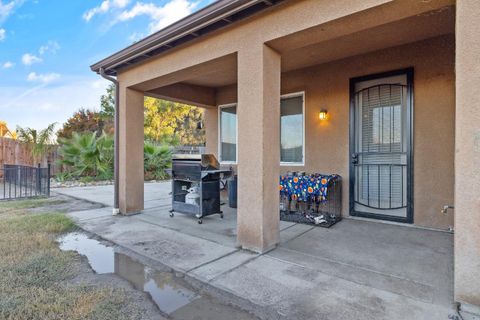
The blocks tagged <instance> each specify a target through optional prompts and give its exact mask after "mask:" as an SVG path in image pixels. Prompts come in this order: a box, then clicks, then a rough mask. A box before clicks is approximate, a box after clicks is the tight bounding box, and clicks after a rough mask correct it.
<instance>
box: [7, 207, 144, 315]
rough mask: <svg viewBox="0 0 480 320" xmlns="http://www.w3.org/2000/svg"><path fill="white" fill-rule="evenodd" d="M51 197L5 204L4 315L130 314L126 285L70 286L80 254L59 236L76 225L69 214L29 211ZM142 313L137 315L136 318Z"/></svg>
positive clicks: (76, 270) (75, 273)
mask: <svg viewBox="0 0 480 320" xmlns="http://www.w3.org/2000/svg"><path fill="white" fill-rule="evenodd" d="M48 202H49V201H48V200H47V199H40V200H28V201H18V202H9V203H7V206H4V204H5V203H0V206H1V208H0V216H1V217H2V219H0V257H1V259H0V275H1V276H0V319H8V320H10V319H15V320H17V319H42V320H43V319H130V318H132V316H128V317H127V315H126V312H125V308H126V306H128V301H126V295H125V294H124V292H123V290H119V289H113V288H105V287H91V286H82V285H66V284H67V283H69V281H70V280H72V279H73V278H74V277H75V276H76V275H77V272H78V270H79V266H80V259H79V256H78V255H76V254H75V253H73V252H62V251H60V250H59V248H58V245H57V243H56V242H55V238H56V237H58V235H59V234H61V233H64V232H68V231H71V230H73V229H75V225H74V224H73V222H72V221H71V220H70V219H69V218H68V217H66V216H65V215H64V214H63V213H48V214H41V213H40V214H39V213H37V214H29V213H28V211H27V209H26V208H34V207H38V206H42V205H45V204H46V203H48ZM135 318H136V317H135Z"/></svg>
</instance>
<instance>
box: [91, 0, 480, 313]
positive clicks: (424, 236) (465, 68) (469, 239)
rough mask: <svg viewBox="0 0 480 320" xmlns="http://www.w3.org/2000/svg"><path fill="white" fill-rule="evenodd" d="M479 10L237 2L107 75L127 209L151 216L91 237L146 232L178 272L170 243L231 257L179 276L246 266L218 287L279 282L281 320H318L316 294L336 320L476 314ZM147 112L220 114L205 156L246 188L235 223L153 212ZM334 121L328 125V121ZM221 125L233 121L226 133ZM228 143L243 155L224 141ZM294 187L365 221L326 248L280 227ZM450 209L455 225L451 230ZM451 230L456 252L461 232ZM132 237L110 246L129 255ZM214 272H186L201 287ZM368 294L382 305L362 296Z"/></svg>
mask: <svg viewBox="0 0 480 320" xmlns="http://www.w3.org/2000/svg"><path fill="white" fill-rule="evenodd" d="M478 10H479V9H478V6H476V4H475V2H474V1H460V2H455V1H451V0H439V1H415V0H411V1H410V0H408V1H373V0H372V1H361V2H353V3H352V2H347V3H344V4H339V3H336V5H332V4H331V3H330V2H329V1H319V0H304V1H224V0H221V1H218V2H215V3H214V4H212V5H211V6H209V7H207V8H205V9H204V10H202V11H200V12H199V13H197V14H194V15H192V16H190V17H187V18H186V19H184V20H182V21H180V22H178V23H177V24H174V25H172V26H170V27H167V28H166V29H164V30H162V31H160V32H159V33H157V34H154V35H152V36H151V37H149V38H146V39H144V40H142V41H141V42H139V43H138V44H135V45H133V46H131V47H129V48H126V49H124V50H122V51H120V52H119V53H116V54H114V55H112V56H111V57H108V58H106V59H104V60H102V61H101V62H99V63H97V64H95V65H94V66H92V69H93V70H94V71H96V72H99V73H106V74H110V75H116V76H117V80H118V86H119V109H118V115H119V130H118V132H119V141H118V142H119V158H118V159H119V179H118V182H119V209H120V212H121V213H122V214H123V215H131V214H137V213H141V214H140V215H136V216H132V217H127V218H123V217H122V218H119V219H118V220H117V221H115V220H112V219H113V218H111V217H108V218H107V217H105V221H109V222H108V224H107V225H103V224H102V223H101V221H100V220H97V221H95V222H96V223H99V225H98V226H94V225H91V226H88V227H89V228H91V229H93V230H94V232H99V233H103V231H102V228H107V230H108V228H110V227H109V225H110V224H113V225H117V224H118V225H119V226H122V227H121V228H123V227H125V229H124V230H123V231H127V230H128V223H132V221H141V222H142V223H147V224H148V225H149V228H152V229H151V231H152V232H151V234H148V235H147V234H146V235H145V237H147V238H148V239H150V240H148V241H152V242H155V243H157V244H158V243H163V244H164V246H159V247H157V249H156V250H157V251H149V252H150V253H152V252H153V254H155V252H160V253H162V254H166V255H167V256H169V255H172V256H173V257H176V252H177V249H175V248H178V250H180V248H181V247H183V245H181V244H182V243H184V242H185V241H187V240H184V239H183V238H182V237H178V236H175V239H176V241H175V242H171V241H169V240H167V239H164V240H161V241H160V242H158V241H159V240H158V239H154V238H152V236H153V235H155V236H158V237H162V235H161V233H159V232H156V231H154V230H155V229H154V226H158V227H159V228H165V229H171V231H175V232H177V231H180V233H181V234H182V235H184V234H187V235H190V236H192V237H195V239H197V238H199V239H205V241H209V243H215V244H217V245H220V246H222V248H223V247H227V248H230V249H227V250H226V251H225V252H224V254H223V255H220V256H218V257H217V258H213V260H209V258H207V257H210V258H211V257H212V256H211V252H210V251H208V252H207V251H204V250H203V251H202V249H199V250H201V252H202V253H201V254H199V255H193V256H192V257H188V256H187V255H185V256H182V257H181V259H179V258H178V257H177V258H176V259H177V260H178V261H180V260H181V261H183V262H181V263H184V261H188V260H189V259H194V258H195V257H197V258H199V259H205V261H203V260H202V261H203V263H206V265H205V266H208V270H210V271H208V272H213V273H214V274H215V270H216V269H215V268H220V269H222V270H223V268H224V267H225V265H228V262H226V261H229V260H230V259H232V260H233V262H232V263H233V269H232V272H231V273H230V272H227V273H221V275H215V276H213V278H212V279H211V280H210V282H216V281H218V282H219V283H218V285H220V286H222V287H223V288H225V289H226V290H232V291H235V292H236V293H237V294H238V295H242V292H243V294H245V295H247V296H248V295H249V294H250V293H249V292H247V291H248V290H252V288H254V289H257V288H258V287H262V286H259V285H258V283H259V282H260V283H262V284H263V282H262V281H265V286H266V287H268V288H270V289H269V291H262V292H257V295H256V296H257V297H258V298H256V299H260V300H262V299H263V300H262V303H264V304H266V305H275V306H276V307H277V308H278V310H280V312H282V311H284V312H285V313H288V312H290V311H288V310H289V308H293V309H295V307H294V305H295V304H298V305H301V306H302V310H303V311H301V310H297V311H298V312H306V313H308V310H309V308H308V306H307V305H305V303H307V302H302V301H300V300H299V298H296V299H295V298H293V297H291V295H292V294H293V293H294V292H296V291H295V290H296V289H299V290H300V289H301V290H311V291H308V293H309V294H310V296H309V297H310V298H312V299H313V297H317V298H318V300H315V302H314V301H312V299H307V301H308V302H311V303H312V304H313V305H317V304H318V303H320V304H322V306H323V309H322V311H318V310H317V309H315V310H316V311H317V312H320V314H322V315H326V316H328V315H330V314H326V312H328V310H330V311H331V312H332V314H334V313H335V312H337V313H338V310H334V309H331V308H334V307H333V306H334V305H336V303H337V302H338V301H343V302H344V303H343V308H346V310H348V308H349V307H351V308H352V309H351V312H352V313H351V314H350V315H352V314H354V313H353V312H354V311H355V312H356V311H358V308H359V307H360V308H364V309H363V310H362V311H361V312H360V313H361V316H362V317H363V315H372V316H373V315H375V317H378V316H379V315H378V314H377V313H376V312H378V310H377V308H378V309H380V310H383V311H385V314H383V317H384V318H395V316H399V315H400V314H401V313H402V312H404V311H405V309H404V308H405V306H402V303H399V302H400V301H402V302H404V301H405V300H404V299H413V301H415V307H414V308H412V309H415V310H416V311H418V312H420V313H419V315H418V317H417V318H426V319H430V318H431V319H436V318H441V317H444V316H445V314H446V313H445V311H446V310H447V309H448V305H449V304H450V303H452V302H453V301H459V302H461V303H462V306H463V307H462V308H463V309H464V310H467V311H471V312H473V313H478V312H477V311H478V309H477V307H476V306H478V305H480V300H479V299H480V298H479V297H480V291H479V290H480V283H479V282H478V279H480V277H479V276H478V270H480V269H479V268H478V267H479V261H480V254H479V252H478V234H479V233H478V226H479V221H480V220H479V219H478V217H476V216H475V213H476V212H478V209H479V206H478V199H479V198H478V195H477V194H476V192H477V191H478V181H480V175H479V171H478V166H475V165H473V164H474V163H476V160H475V159H478V150H479V149H478V148H477V145H478V141H477V140H478V122H475V121H474V119H477V120H478V116H477V114H478V108H477V106H478V96H476V93H475V92H476V91H475V89H474V88H473V86H472V83H474V82H475V81H474V80H478V77H479V76H478V74H480V71H479V70H478V67H477V66H476V63H477V62H476V61H475V58H474V56H475V55H476V54H477V53H478V52H479V51H480V50H479V48H478V47H479V43H478V41H474V40H473V39H474V38H475V34H476V31H474V30H475V26H478V21H477V20H476V17H477V14H478ZM285 21H288V23H285ZM475 21H476V22H475ZM472 50H473V51H474V53H472ZM474 65H475V67H473V66H474ZM470 68H474V69H475V72H470ZM372 88H373V89H375V90H376V91H374V92H376V97H378V99H377V100H375V99H376V98H375V99H373V98H371V96H370V89H372ZM392 88H393V89H392ZM144 96H153V97H158V98H162V99H168V100H172V101H179V102H186V103H190V104H193V105H197V106H201V107H204V108H205V110H206V111H205V114H206V119H205V128H206V136H207V143H206V152H207V153H211V154H214V155H216V156H217V158H218V159H219V160H220V162H221V164H222V165H223V166H225V167H230V166H232V167H233V168H234V170H235V171H236V173H238V177H239V186H238V210H237V212H236V214H234V213H233V212H229V213H228V214H226V218H225V219H224V220H221V219H217V218H216V216H212V217H209V218H208V220H207V219H205V224H203V225H202V226H197V225H195V224H194V223H190V220H189V218H188V217H185V216H181V215H176V216H175V218H174V219H170V218H169V217H168V215H165V214H161V212H163V211H164V210H168V206H169V201H168V198H165V205H164V206H163V205H161V206H156V207H153V206H152V203H153V202H150V200H151V198H150V197H149V196H148V191H147V190H145V193H144V188H143V185H144V184H143V165H142V164H143V158H142V150H141V148H142V141H143V98H144ZM292 98H295V99H296V101H291V99H292ZM288 99H290V100H289V101H286V100H288ZM294 103H296V105H295V106H294V107H291V108H290V107H289V106H291V104H294ZM284 106H285V108H284ZM474 106H475V107H474ZM289 108H290V109H289ZM472 108H473V109H472ZM475 108H476V109H475ZM292 110H293V111H292ZM324 110H326V111H328V120H327V121H319V113H320V112H321V111H324ZM223 111H225V112H226V113H228V114H229V116H228V117H230V118H232V117H231V115H233V114H234V115H235V117H233V118H232V119H230V121H229V123H230V125H231V126H232V127H231V128H229V130H226V131H225V133H224V131H223V124H222V121H223V120H222V119H223V118H222V116H223V113H222V112H223ZM472 114H474V116H473V118H470V116H471V115H472ZM288 115H298V117H297V122H296V123H301V125H300V126H298V127H300V128H301V130H300V131H297V132H296V134H295V139H296V141H300V142H301V143H300V145H297V144H295V143H293V144H292V143H290V144H289V143H288V137H287V138H285V139H286V140H285V143H284V135H285V132H284V129H285V128H286V127H287V126H286V125H285V123H284V121H283V120H284V117H285V116H288ZM300 119H301V121H300ZM472 119H473V120H472ZM388 125H389V126H390V127H388ZM232 128H233V129H232ZM289 128H290V129H291V128H292V127H289ZM395 128H396V130H395ZM302 130H303V131H302ZM226 132H229V134H230V133H234V134H232V137H235V138H231V137H229V138H228V139H225V134H226ZM385 137H387V138H385ZM292 159H293V160H292ZM362 166H363V167H362ZM372 168H373V170H372V171H371V169H372ZM288 171H305V172H308V173H326V174H338V175H340V176H341V177H342V178H343V182H344V184H343V189H342V190H343V192H342V214H343V216H344V217H349V218H352V219H349V220H344V221H342V222H341V223H340V224H338V225H335V226H334V228H332V229H328V230H326V229H319V228H314V227H311V226H306V225H299V224H292V223H284V222H281V221H279V209H280V207H279V192H278V185H279V175H280V174H283V173H286V172H288ZM460 181H461V182H462V183H460ZM394 182H395V183H394ZM385 185H387V187H385ZM465 185H468V186H469V187H468V188H465V187H464V186H465ZM462 186H463V187H462ZM470 186H472V188H470ZM371 187H372V188H371ZM168 189H169V188H168ZM467 189H468V190H467ZM372 190H373V191H372ZM475 190H477V191H475ZM157 196H158V195H155V196H154V197H155V199H157V198H156V197H157ZM158 201H159V199H157V200H154V202H155V203H157V204H159V203H160V202H158ZM162 201H163V200H162ZM452 205H453V206H454V207H455V216H454V215H453V214H452V212H451V211H448V213H447V214H442V213H440V210H441V209H442V208H443V207H444V206H452ZM225 211H228V210H225ZM358 217H362V219H363V218H369V219H376V220H368V221H365V220H354V218H355V219H359V218H358ZM377 220H378V221H377ZM385 220H387V221H396V222H401V223H404V224H405V225H400V224H398V225H395V224H388V223H385ZM92 221H93V220H92ZM112 221H113V222H112ZM123 224H125V225H123ZM422 228H423V229H422ZM453 228H455V251H454V252H452V250H453V249H452V247H453V245H452V241H453V239H452V235H451V234H449V233H447V232H445V231H448V230H452V229H453ZM118 230H122V229H112V230H110V231H108V232H111V233H112V234H113V235H114V236H115V237H117V236H118V237H120V238H119V239H122V238H121V237H122V235H121V234H117V232H118ZM149 230H150V229H149ZM162 230H163V229H162ZM128 233H129V232H127V234H128ZM135 234H136V235H137V236H138V237H139V239H141V238H142V236H141V235H140V234H139V233H135ZM108 235H109V234H108V233H107V236H108ZM129 241H131V243H130V244H129V245H134V243H133V241H134V240H133V239H131V240H129ZM192 241H193V240H192ZM137 242H138V243H143V242H144V241H141V240H139V241H137ZM177 242H178V243H177ZM179 243H180V245H179ZM168 245H172V248H174V249H168ZM185 245H187V243H185ZM193 247H195V248H198V247H199V246H193ZM233 248H237V249H233ZM238 248H242V249H246V250H248V251H251V252H256V253H257V254H260V255H258V256H257V255H255V257H257V258H255V260H253V261H249V260H248V259H247V260H246V261H243V260H242V258H241V257H237V256H243V257H247V256H251V255H252V254H253V253H248V252H247V251H239V249H238ZM272 249H274V250H273V251H271V250H272ZM229 250H235V251H229ZM277 255H279V256H277ZM224 256H225V257H224ZM453 256H455V268H454V269H453V267H452V259H453ZM237 258H238V260H237ZM215 259H220V260H218V261H222V262H223V263H224V264H221V265H218V264H216V263H215ZM224 259H227V260H224ZM264 259H267V260H264ZM372 260H375V263H372ZM208 261H211V262H208ZM239 261H240V262H239ZM260 261H261V262H260ZM179 263H180V262H179ZM203 263H200V264H199V265H197V266H194V265H188V264H187V266H184V267H185V269H184V270H185V271H187V273H194V270H202V267H203ZM256 263H258V264H259V265H258V268H254V269H253V270H255V272H256V273H257V275H252V274H250V272H251V271H252V270H250V269H249V267H250V266H252V265H255V264H256ZM278 264H281V265H278ZM182 265H183V264H180V266H177V267H179V268H180V269H181V268H182ZM260 266H263V267H262V268H260ZM265 266H268V268H266V267H265ZM287 266H288V267H287ZM332 266H335V267H332ZM187 267H192V268H193V269H188V268H187ZM296 267H298V268H300V269H298V270H297V269H296ZM212 270H213V271H212ZM432 270H433V271H432ZM453 270H454V273H455V296H454V297H452V291H451V290H452V288H453V284H452V281H453V280H452V279H453V276H452V273H453ZM231 274H237V275H239V274H241V275H242V276H241V277H242V280H239V278H235V277H234V276H233V278H230V275H231ZM258 274H259V275H258ZM217 276H218V277H217ZM277 276H278V277H279V279H282V281H286V282H280V283H278V282H277V280H276V279H273V278H272V277H277ZM309 276H311V279H310V278H309ZM221 279H224V280H225V282H221ZM344 281H346V282H344ZM283 283H288V285H283ZM330 283H335V285H331V286H330V285H329V284H330ZM244 284H249V286H250V287H249V289H246V288H245V287H243V285H244ZM267 284H271V285H272V286H273V287H271V286H268V285H267ZM357 285H358V286H360V287H357ZM363 286H367V287H368V288H370V289H368V290H372V291H369V293H368V294H367V295H364V294H363V293H364V292H363V291H362V290H363V288H364V287H363ZM258 290H260V291H261V290H263V288H258ZM377 290H379V291H377ZM285 291H289V292H288V293H287V294H286V295H287V296H285V297H282V292H285ZM302 292H303V291H302ZM332 292H333V294H332ZM352 292H354V293H353V294H352ZM385 292H388V294H386V295H385V296H384V295H383V294H384V293H385ZM297 293H298V292H297ZM390 294H393V295H390ZM273 297H276V298H273ZM348 297H350V298H352V297H353V300H351V299H349V298H348ZM330 299H333V300H330ZM286 301H287V302H286ZM291 301H294V302H295V303H291ZM318 301H320V302H318ZM352 301H353V302H352ZM384 301H388V303H386V304H383V302H384ZM409 301H410V300H409ZM376 303H378V305H375V304H376ZM417 303H418V304H417ZM406 305H409V303H407V304H406ZM410 306H411V305H410ZM392 308H393V309H392ZM427 309H428V311H427ZM372 310H375V311H372ZM312 312H313V311H312ZM371 312H373V313H371ZM423 312H425V313H423ZM431 315H435V316H431ZM345 318H346V319H348V318H351V317H348V316H347V317H345ZM355 318H360V317H355ZM378 318H382V317H378ZM413 318H416V317H415V316H413ZM365 319H369V317H368V316H367V317H365Z"/></svg>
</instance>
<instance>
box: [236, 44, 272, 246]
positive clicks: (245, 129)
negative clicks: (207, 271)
mask: <svg viewBox="0 0 480 320" xmlns="http://www.w3.org/2000/svg"><path fill="white" fill-rule="evenodd" d="M237 114H238V209H237V232H238V242H239V244H240V245H241V246H242V247H243V248H244V249H248V250H253V251H256V252H265V251H267V250H269V249H271V248H273V247H274V246H275V245H276V244H277V243H278V241H279V223H280V221H279V191H278V184H279V182H278V179H279V177H278V175H279V166H280V55H279V54H278V53H277V52H275V51H274V50H272V49H271V48H269V47H267V46H265V45H263V44H259V45H258V46H245V49H243V50H242V51H239V52H238V108H237Z"/></svg>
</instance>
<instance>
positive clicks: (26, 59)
mask: <svg viewBox="0 0 480 320" xmlns="http://www.w3.org/2000/svg"><path fill="white" fill-rule="evenodd" d="M37 62H42V59H41V58H39V57H37V56H35V55H33V54H30V53H25V54H24V55H23V56H22V63H23V64H24V65H26V66H30V65H32V64H34V63H37Z"/></svg>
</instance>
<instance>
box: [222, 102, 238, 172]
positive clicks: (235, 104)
mask: <svg viewBox="0 0 480 320" xmlns="http://www.w3.org/2000/svg"><path fill="white" fill-rule="evenodd" d="M230 107H237V118H236V121H235V126H236V130H235V143H236V146H235V159H236V161H223V160H222V116H221V113H222V109H223V108H230ZM218 158H219V161H220V164H230V165H231V164H233V165H236V164H237V163H238V106H237V103H228V104H221V105H219V106H218Z"/></svg>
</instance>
